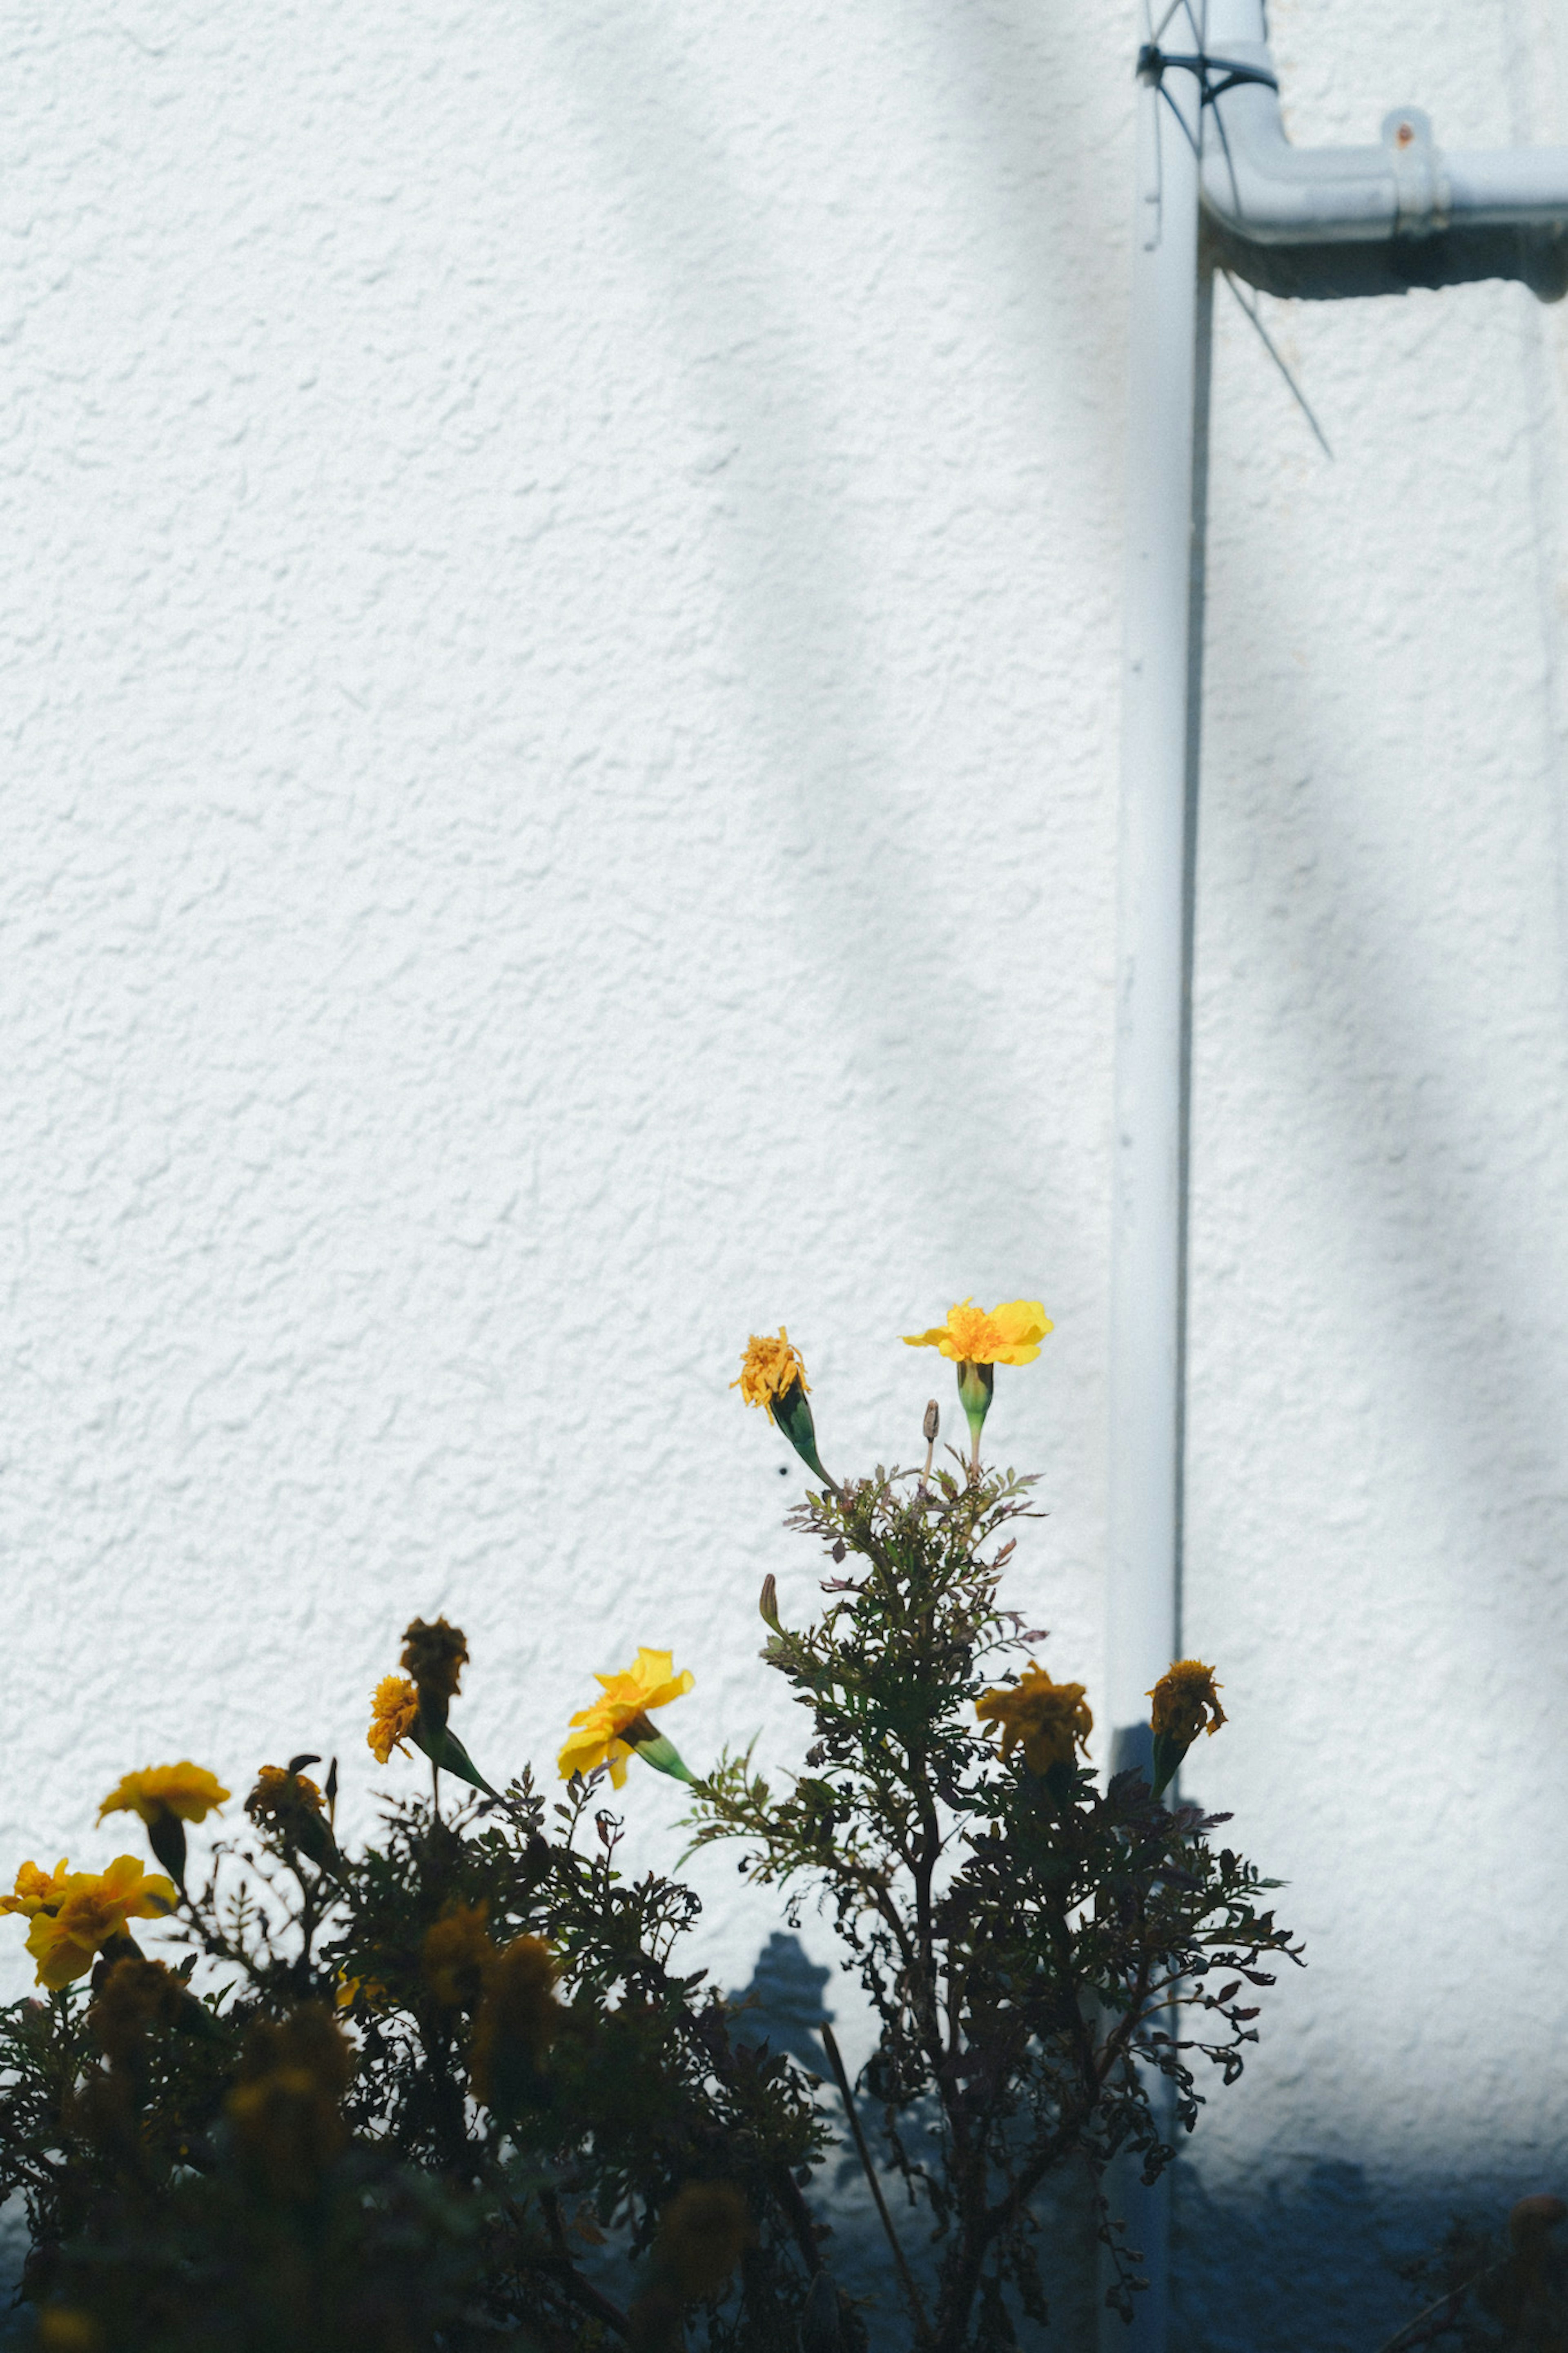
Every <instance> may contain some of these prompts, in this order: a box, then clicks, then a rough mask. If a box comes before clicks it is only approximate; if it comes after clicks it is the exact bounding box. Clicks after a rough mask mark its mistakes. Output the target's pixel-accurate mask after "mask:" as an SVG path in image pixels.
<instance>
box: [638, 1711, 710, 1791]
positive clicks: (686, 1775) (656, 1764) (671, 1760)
mask: <svg viewBox="0 0 1568 2353" xmlns="http://www.w3.org/2000/svg"><path fill="white" fill-rule="evenodd" d="M643 1721H644V1722H645V1723H646V1722H647V1718H646V1717H645V1718H644V1719H643ZM621 1738H622V1739H623V1740H624V1741H625V1742H626V1746H627V1747H628V1748H630V1749H631V1751H632V1753H633V1755H634V1756H637V1757H641V1758H642V1761H643V1763H644V1764H645V1765H651V1766H652V1767H653V1769H654V1771H655V1772H656V1773H668V1775H669V1777H670V1779H671V1780H672V1781H686V1782H689V1784H690V1786H691V1787H692V1788H697V1786H698V1781H697V1776H696V1774H695V1773H693V1772H692V1770H691V1768H690V1767H689V1765H688V1764H687V1762H686V1759H685V1758H684V1757H682V1756H681V1753H680V1751H679V1748H677V1746H676V1745H675V1743H674V1741H673V1740H667V1739H666V1738H665V1736H664V1734H663V1733H662V1732H656V1731H655V1730H654V1727H653V1725H651V1724H650V1725H648V1726H647V1731H646V1732H645V1733H644V1734H643V1735H642V1736H641V1737H640V1738H637V1737H636V1736H635V1729H634V1727H633V1726H632V1725H629V1724H628V1725H626V1730H625V1731H624V1732H623V1733H622V1734H621Z"/></svg>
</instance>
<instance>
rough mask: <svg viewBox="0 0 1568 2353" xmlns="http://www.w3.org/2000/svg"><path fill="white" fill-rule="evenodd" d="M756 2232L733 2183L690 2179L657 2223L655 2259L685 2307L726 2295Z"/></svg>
mask: <svg viewBox="0 0 1568 2353" xmlns="http://www.w3.org/2000/svg"><path fill="white" fill-rule="evenodd" d="M756 2235H757V2233H756V2228H755V2225H754V2224H753V2222H752V2217H751V2214H750V2211H748V2208H747V2205H746V2200H745V2199H744V2197H743V2196H742V2193H741V2191H740V2190H739V2189H736V2187H735V2185H734V2183H733V2182H732V2181H689V2182H688V2183H687V2185H686V2187H685V2189H680V2190H678V2191H677V2192H676V2194H675V2196H674V2197H673V2198H672V2199H671V2200H670V2201H669V2204H668V2206H667V2207H666V2208H665V2210H664V2212H663V2213H662V2214H661V2215H660V2216H659V2219H658V2242H657V2245H656V2248H655V2252H654V2261H655V2263H657V2264H658V2269H659V2270H660V2271H661V2272H662V2273H663V2274H664V2276H665V2278H666V2279H667V2280H668V2283H669V2284H670V2286H671V2287H672V2288H673V2289H674V2290H675V2293H676V2295H678V2296H679V2298H680V2300H681V2302H682V2303H683V2304H695V2303H697V2302H699V2301H700V2300H701V2299H703V2298H705V2297H708V2296H717V2295H722V2294H723V2292H724V2289H725V2287H726V2285H727V2284H728V2283H729V2279H730V2275H731V2273H732V2272H733V2270H734V2268H735V2265H736V2264H737V2263H739V2262H740V2260H741V2257H742V2253H744V2251H745V2250H746V2248H747V2247H749V2246H750V2245H751V2243H752V2241H753V2240H754V2239H755V2237H756Z"/></svg>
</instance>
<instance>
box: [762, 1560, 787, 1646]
mask: <svg viewBox="0 0 1568 2353" xmlns="http://www.w3.org/2000/svg"><path fill="white" fill-rule="evenodd" d="M757 1609H758V1611H759V1613H760V1614H761V1617H762V1620H763V1624H764V1625H765V1626H771V1627H772V1628H773V1632H774V1633H775V1634H782V1633H783V1632H784V1628H783V1627H782V1626H781V1625H780V1624H779V1593H778V1586H777V1584H776V1583H775V1581H774V1578H773V1572H772V1570H771V1569H770V1570H769V1572H768V1574H767V1576H766V1577H763V1589H762V1593H761V1595H760V1596H759V1598H758V1600H757Z"/></svg>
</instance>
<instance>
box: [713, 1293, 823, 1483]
mask: <svg viewBox="0 0 1568 2353" xmlns="http://www.w3.org/2000/svg"><path fill="white" fill-rule="evenodd" d="M810 1386H811V1384H810V1383H809V1382H808V1381H807V1379H806V1377H805V1360H804V1359H803V1357H802V1356H801V1353H800V1350H799V1349H798V1348H797V1347H796V1346H795V1343H794V1342H793V1341H792V1340H791V1338H790V1336H789V1334H788V1333H787V1332H786V1331H785V1330H784V1325H783V1324H780V1325H779V1335H778V1338H777V1339H776V1340H774V1339H773V1338H772V1337H771V1336H770V1335H767V1334H766V1333H764V1334H763V1335H761V1336H759V1335H757V1334H756V1333H755V1332H753V1333H752V1336H751V1338H750V1339H749V1340H748V1341H747V1343H746V1353H745V1355H744V1356H742V1359H741V1370H740V1375H739V1377H738V1378H737V1379H735V1380H732V1381H731V1384H730V1387H731V1388H732V1389H739V1390H740V1392H741V1402H742V1405H760V1406H761V1407H762V1408H763V1411H764V1412H765V1413H766V1415H767V1417H768V1419H769V1420H770V1421H771V1422H772V1423H773V1427H774V1428H775V1429H776V1430H783V1432H784V1436H785V1437H786V1438H787V1439H788V1440H789V1442H790V1444H791V1445H792V1446H793V1447H794V1449H795V1452H796V1453H797V1454H798V1455H799V1457H800V1459H801V1461H803V1462H804V1463H805V1466H806V1469H807V1470H808V1471H815V1472H816V1475H817V1477H818V1478H819V1479H820V1480H821V1481H822V1483H823V1485H824V1486H825V1487H832V1486H833V1485H834V1482H833V1481H832V1480H831V1479H830V1478H829V1477H828V1475H827V1472H826V1471H825V1470H824V1469H823V1467H822V1457H821V1456H820V1454H818V1452H817V1451H816V1423H815V1421H814V1420H813V1419H812V1415H811V1404H810V1399H809V1398H808V1396H807V1391H808V1390H809V1388H810Z"/></svg>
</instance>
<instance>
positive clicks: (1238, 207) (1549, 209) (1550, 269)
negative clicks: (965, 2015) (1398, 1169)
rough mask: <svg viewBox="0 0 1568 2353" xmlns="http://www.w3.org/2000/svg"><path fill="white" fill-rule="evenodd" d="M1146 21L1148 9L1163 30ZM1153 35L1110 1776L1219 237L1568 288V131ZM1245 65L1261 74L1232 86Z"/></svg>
mask: <svg viewBox="0 0 1568 2353" xmlns="http://www.w3.org/2000/svg"><path fill="white" fill-rule="evenodd" d="M1155 21H1156V22H1158V19H1156V20H1155ZM1150 34H1151V28H1150V26H1149V23H1148V21H1147V19H1145V21H1144V23H1143V25H1142V28H1141V44H1142V45H1147V44H1149V43H1150ZM1156 47H1157V50H1158V51H1159V52H1163V58H1162V56H1161V55H1159V54H1155V55H1150V54H1149V49H1148V47H1146V46H1145V47H1142V72H1143V75H1144V78H1145V82H1146V87H1145V90H1144V91H1143V94H1142V100H1141V103H1140V108H1139V125H1138V164H1137V171H1138V180H1137V201H1136V208H1135V214H1134V225H1133V259H1132V307H1131V375H1130V389H1129V402H1128V445H1127V503H1126V530H1127V551H1126V588H1125V596H1126V606H1125V642H1124V652H1123V669H1122V702H1121V889H1120V902H1119V926H1120V935H1119V944H1118V959H1117V1001H1116V1108H1115V1120H1116V1125H1115V1150H1114V1179H1113V1182H1114V1189H1113V1197H1112V1219H1111V1236H1112V1240H1111V1330H1110V1465H1109V1468H1110V1606H1109V1622H1108V1628H1107V1657H1106V1672H1105V1679H1104V1685H1103V1695H1104V1701H1105V1715H1104V1717H1102V1723H1104V1724H1105V1725H1106V1728H1107V1729H1108V1730H1109V1731H1110V1735H1111V1738H1110V1758H1109V1762H1110V1766H1111V1769H1113V1770H1116V1769H1120V1768H1121V1767H1122V1766H1124V1765H1127V1764H1131V1763H1134V1762H1138V1761H1140V1760H1141V1759H1142V1757H1143V1756H1145V1755H1146V1754H1147V1742H1148V1732H1147V1724H1148V1702H1147V1699H1146V1697H1145V1694H1147V1692H1148V1690H1149V1688H1150V1686H1151V1685H1152V1683H1153V1682H1154V1680H1155V1678H1156V1677H1157V1676H1158V1675H1160V1674H1162V1673H1163V1672H1164V1669H1165V1668H1166V1667H1167V1666H1168V1665H1169V1664H1170V1662H1171V1661H1172V1659H1173V1658H1174V1657H1175V1656H1176V1655H1177V1653H1178V1651H1179V1649H1180V1646H1181V1610H1180V1599H1181V1556H1182V1525H1181V1490H1182V1445H1183V1364H1182V1356H1183V1342H1184V1330H1183V1326H1184V1243H1185V1223H1186V1217H1185V1212H1186V1203H1185V1166H1184V1161H1185V1128H1186V1120H1185V1094H1186V1083H1187V1059H1188V1058H1187V1023H1188V1011H1189V1005H1188V1000H1189V987H1188V982H1189V970H1190V956H1191V948H1190V942H1191V921H1192V866H1193V847H1194V836H1193V824H1194V817H1195V810H1196V787H1197V747H1198V733H1199V717H1200V699H1201V698H1200V694H1199V677H1200V661H1201V652H1202V643H1201V640H1202V596H1203V540H1204V509H1205V489H1206V483H1205V475H1206V464H1207V448H1206V437H1207V424H1208V418H1207V408H1208V402H1207V317H1208V290H1209V283H1210V279H1211V264H1212V261H1213V259H1215V257H1216V256H1217V258H1219V259H1223V261H1224V263H1225V265H1226V267H1227V268H1228V269H1232V270H1233V271H1234V272H1236V273H1237V275H1239V276H1241V277H1243V278H1245V279H1247V280H1250V281H1251V282H1252V283H1253V284H1255V285H1258V286H1262V287H1266V288H1268V289H1270V290H1276V291H1289V292H1294V293H1301V294H1305V295H1310V296H1320V297H1331V296H1338V295H1342V294H1347V293H1360V292H1368V293H1371V292H1384V291H1386V292H1394V291H1399V290H1402V289H1403V288H1404V287H1405V286H1407V285H1411V284H1429V285H1444V284H1456V283H1458V282H1460V281H1462V280H1467V279H1477V278H1489V277H1513V278H1521V279H1523V280H1526V281H1527V282H1528V283H1530V284H1531V285H1532V286H1533V287H1534V288H1535V289H1536V290H1537V291H1538V292H1542V293H1547V294H1552V295H1556V294H1561V293H1562V292H1563V290H1564V288H1565V287H1568V149H1564V148H1542V149H1536V150H1522V151H1504V152H1502V153H1474V154H1469V153H1457V154H1451V155H1446V154H1444V153H1441V152H1440V151H1439V150H1438V149H1437V148H1436V146H1435V145H1434V144H1433V142H1432V137H1431V132H1430V129H1429V127H1428V125H1427V123H1426V118H1425V116H1423V115H1422V114H1420V113H1419V112H1418V111H1415V109H1406V110H1403V111H1399V112H1396V113H1394V114H1392V115H1390V116H1389V117H1388V118H1387V120H1386V121H1385V122H1384V129H1383V138H1382V141H1381V142H1380V143H1379V144H1378V145H1376V146H1367V147H1341V148H1321V149H1318V150H1315V151H1312V150H1306V151H1304V150H1301V149H1299V148H1295V147H1292V146H1291V144H1290V142H1289V139H1288V137H1287V136H1286V133H1285V129H1284V125H1283V122H1282V121H1281V117H1280V111H1279V92H1278V89H1277V88H1276V87H1274V86H1273V78H1274V67H1273V60H1272V58H1271V56H1270V52H1269V49H1268V41H1267V37H1266V27H1265V21H1264V14H1263V7H1262V5H1261V0H1207V5H1206V8H1205V5H1204V0H1192V6H1191V10H1190V12H1189V8H1188V6H1187V5H1185V0H1178V5H1177V6H1176V8H1175V9H1174V11H1173V14H1172V16H1171V17H1170V18H1169V19H1168V21H1167V23H1166V25H1165V26H1164V28H1163V31H1162V32H1161V33H1160V35H1159V38H1158V42H1157V45H1156ZM1178 58H1186V59H1188V60H1194V59H1199V58H1201V59H1203V60H1204V61H1205V64H1204V67H1203V69H1201V70H1200V69H1199V67H1198V66H1197V65H1196V64H1195V63H1194V62H1187V63H1178V62H1176V60H1177V59H1178ZM1237 69H1239V71H1240V73H1241V75H1242V77H1243V78H1242V79H1238V80H1236V81H1234V82H1232V81H1231V76H1232V74H1233V73H1234V72H1235V71H1237ZM1227 82H1230V87H1228V88H1226V87H1225V85H1226V83H1227ZM1205 86H1206V87H1207V89H1208V90H1209V92H1210V100H1209V102H1208V103H1206V104H1205V103H1203V102H1202V100H1201V97H1200V90H1201V89H1202V88H1203V87H1205ZM1178 115H1179V116H1180V120H1178ZM1183 126H1185V129H1184V127H1183ZM1194 146H1195V147H1196V148H1198V149H1200V150H1201V160H1200V156H1199V155H1198V154H1196V153H1194ZM1200 235H1201V238H1202V244H1200ZM1115 2202H1116V2204H1117V2206H1118V2208H1119V2210H1120V2211H1121V2213H1122V2214H1123V2215H1124V2216H1125V2218H1126V2221H1127V2224H1128V2231H1127V2237H1128V2242H1129V2243H1130V2244H1131V2245H1134V2246H1137V2247H1140V2248H1142V2251H1143V2254H1144V2257H1145V2263H1144V2269H1145V2271H1146V2273H1147V2274H1148V2276H1149V2279H1150V2287H1149V2291H1148V2293H1147V2294H1146V2295H1142V2296H1140V2297H1139V2298H1138V2306H1137V2316H1136V2318H1135V2320H1134V2322H1133V2324H1132V2326H1131V2328H1127V2327H1124V2326H1123V2324H1122V2323H1121V2321H1120V2320H1118V2319H1117V2318H1116V2317H1115V2316H1113V2315H1110V2314H1107V2316H1106V2317H1105V2320H1104V2322H1103V2324H1102V2335H1101V2344H1102V2347H1103V2348H1106V2353H1111V2348H1114V2353H1164V2348H1165V2346H1166V2341H1167V2303H1168V2298H1167V2287H1168V2264H1167V2260H1166V2242H1167V2236H1168V2190H1157V2191H1154V2192H1150V2191H1145V2190H1142V2189H1141V2188H1139V2187H1137V2186H1136V2184H1135V2182H1132V2181H1131V2180H1123V2181H1121V2182H1120V2183H1118V2184H1117V2185H1116V2186H1115Z"/></svg>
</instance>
